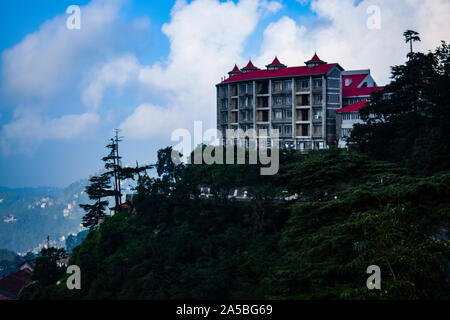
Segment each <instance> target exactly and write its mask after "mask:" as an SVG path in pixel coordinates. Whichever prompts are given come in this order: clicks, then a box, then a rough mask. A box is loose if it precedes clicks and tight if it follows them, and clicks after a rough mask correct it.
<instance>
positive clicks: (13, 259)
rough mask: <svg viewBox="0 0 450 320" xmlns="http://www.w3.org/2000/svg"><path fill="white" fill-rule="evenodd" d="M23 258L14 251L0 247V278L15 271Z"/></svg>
mask: <svg viewBox="0 0 450 320" xmlns="http://www.w3.org/2000/svg"><path fill="white" fill-rule="evenodd" d="M22 261H23V259H22V258H21V257H20V256H19V255H17V254H16V253H14V252H12V251H9V250H6V249H0V278H2V277H4V276H7V275H8V274H10V273H12V272H15V271H17V266H18V265H19V264H20V263H21V262H22Z"/></svg>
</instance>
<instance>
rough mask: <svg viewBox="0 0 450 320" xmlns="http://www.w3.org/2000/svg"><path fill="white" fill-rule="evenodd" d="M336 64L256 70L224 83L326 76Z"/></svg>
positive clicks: (232, 77) (234, 76)
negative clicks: (317, 75) (314, 75)
mask: <svg viewBox="0 0 450 320" xmlns="http://www.w3.org/2000/svg"><path fill="white" fill-rule="evenodd" d="M336 65H337V64H336V63H333V64H321V65H318V66H315V67H312V68H308V67H288V68H280V69H277V70H255V71H250V72H247V73H241V74H236V75H233V76H231V77H229V78H228V79H226V80H225V81H223V82H222V83H228V82H235V81H244V80H256V79H264V78H278V77H293V76H305V75H313V74H325V73H327V72H328V71H330V70H331V69H332V68H333V67H334V66H336Z"/></svg>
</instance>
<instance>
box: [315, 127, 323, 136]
mask: <svg viewBox="0 0 450 320" xmlns="http://www.w3.org/2000/svg"><path fill="white" fill-rule="evenodd" d="M314 135H322V126H314Z"/></svg>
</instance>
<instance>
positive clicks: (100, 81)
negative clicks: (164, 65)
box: [83, 54, 140, 108]
mask: <svg viewBox="0 0 450 320" xmlns="http://www.w3.org/2000/svg"><path fill="white" fill-rule="evenodd" d="M139 68H140V66H139V62H138V61H137V59H136V57H134V56H133V55H130V54H127V55H125V56H123V57H120V58H117V59H115V60H113V61H111V62H108V63H105V64H104V65H103V67H102V68H101V69H100V70H98V71H96V72H94V77H93V79H92V81H91V82H90V84H89V86H88V87H87V88H86V89H85V90H84V92H83V103H84V104H85V105H86V106H88V107H91V108H98V106H99V105H100V103H101V101H102V99H103V94H104V91H105V89H106V88H108V87H111V86H115V87H117V88H122V87H123V86H125V85H127V84H129V83H130V82H131V81H133V80H136V79H137V78H138V74H139Z"/></svg>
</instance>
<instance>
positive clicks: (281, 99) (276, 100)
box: [275, 97, 283, 106]
mask: <svg viewBox="0 0 450 320" xmlns="http://www.w3.org/2000/svg"><path fill="white" fill-rule="evenodd" d="M275 104H276V105H278V106H279V105H282V104H283V97H275Z"/></svg>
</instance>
